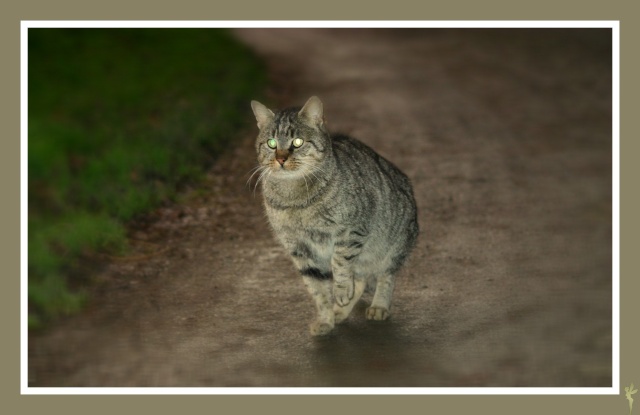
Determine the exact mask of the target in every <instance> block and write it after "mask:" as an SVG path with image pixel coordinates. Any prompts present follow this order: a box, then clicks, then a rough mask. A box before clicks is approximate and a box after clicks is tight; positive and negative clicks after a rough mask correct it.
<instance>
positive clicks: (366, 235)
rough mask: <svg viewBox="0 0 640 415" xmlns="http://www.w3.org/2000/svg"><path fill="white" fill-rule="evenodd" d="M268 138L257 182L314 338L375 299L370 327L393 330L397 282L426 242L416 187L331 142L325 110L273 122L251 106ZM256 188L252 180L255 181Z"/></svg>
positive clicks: (309, 107)
mask: <svg viewBox="0 0 640 415" xmlns="http://www.w3.org/2000/svg"><path fill="white" fill-rule="evenodd" d="M251 107H252V109H253V113H254V115H255V117H256V120H257V124H258V128H259V134H258V136H257V139H256V143H255V148H256V152H257V158H258V166H257V167H256V172H255V173H254V174H257V173H258V172H259V173H260V174H259V177H258V180H257V181H256V187H257V186H258V184H260V183H261V184H262V194H263V198H264V207H265V210H266V214H267V217H268V219H269V223H270V225H271V228H272V231H273V234H274V235H275V237H276V239H277V240H278V241H279V242H280V243H281V244H282V245H283V246H284V248H285V249H286V250H287V251H288V253H289V254H290V256H291V259H292V260H293V263H294V265H295V267H296V268H297V269H298V271H299V273H300V274H301V275H302V279H303V282H304V284H305V286H306V288H307V290H308V291H309V293H310V294H311V297H312V298H313V300H314V302H315V306H316V311H317V314H316V319H315V320H314V321H313V322H312V323H311V325H310V331H311V334H312V335H315V336H321V335H326V334H328V333H330V332H331V331H332V330H333V329H334V326H335V324H338V323H341V322H343V321H344V320H346V319H347V317H348V316H349V314H350V313H351V311H352V309H353V307H354V305H355V303H356V302H357V301H358V300H359V298H360V296H361V295H362V293H363V292H364V291H365V289H367V288H368V289H370V290H372V291H373V290H375V293H374V295H373V300H372V302H371V305H370V307H369V308H368V309H367V311H366V318H367V319H368V320H386V319H387V318H388V317H389V316H390V305H391V297H392V294H393V289H394V285H395V275H396V273H397V271H398V270H399V268H400V267H401V265H402V264H403V262H404V261H405V259H406V258H407V256H408V254H409V253H410V251H411V249H412V248H413V247H414V245H415V242H416V238H417V236H418V230H419V229H418V220H417V209H416V203H415V199H414V196H413V190H412V187H411V183H410V182H409V179H408V178H407V176H405V175H404V174H403V173H402V172H401V171H400V170H399V169H398V168H397V167H395V166H394V165H393V164H391V163H390V162H389V161H387V160H386V159H384V158H382V157H381V156H380V155H378V154H377V153H376V152H375V151H373V150H372V149H371V148H370V147H368V146H367V145H365V144H363V143H362V142H360V141H358V140H356V139H354V138H351V137H348V136H346V135H341V134H329V132H328V130H327V128H326V125H325V120H324V116H323V105H322V102H321V101H320V99H319V98H317V97H315V96H313V97H311V98H309V100H308V101H307V102H306V103H305V104H304V106H303V107H302V108H300V107H298V108H288V109H284V110H281V111H277V112H275V113H274V112H273V111H271V110H270V109H269V108H267V107H265V106H264V105H263V104H261V103H259V102H257V101H251ZM249 180H251V178H250V179H249Z"/></svg>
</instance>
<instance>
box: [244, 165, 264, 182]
mask: <svg viewBox="0 0 640 415" xmlns="http://www.w3.org/2000/svg"><path fill="white" fill-rule="evenodd" d="M264 168H265V167H264V166H260V165H258V166H256V167H254V168H252V169H251V170H249V173H251V172H252V171H253V174H251V176H249V179H248V180H247V183H246V184H245V187H248V186H249V183H250V182H251V179H253V176H255V175H256V174H257V173H258V172H259V171H260V170H261V169H264ZM249 173H247V174H249Z"/></svg>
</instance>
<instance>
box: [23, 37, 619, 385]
mask: <svg viewBox="0 0 640 415" xmlns="http://www.w3.org/2000/svg"><path fill="white" fill-rule="evenodd" d="M236 34H237V35H238V36H239V37H240V38H241V39H242V40H243V41H245V42H246V43H248V44H249V45H250V46H251V47H252V48H254V49H255V50H256V51H257V53H259V54H260V55H262V56H264V58H265V60H266V61H267V63H268V65H269V70H270V72H271V76H272V78H273V87H272V88H271V91H270V95H269V98H268V99H269V101H267V102H265V104H268V105H270V106H273V107H278V106H289V105H301V104H303V103H304V101H305V100H306V99H307V98H308V97H309V96H311V95H318V96H319V97H320V98H321V99H322V101H323V103H324V108H325V116H326V118H327V122H328V125H329V128H330V129H331V130H333V131H335V132H338V131H339V132H343V133H347V134H350V135H353V136H355V137H357V138H359V139H361V140H362V141H364V142H366V143H367V144H369V145H370V146H372V147H373V148H374V149H376V150H377V151H378V152H379V153H380V154H382V155H383V156H384V157H386V158H388V159H390V160H392V161H393V162H394V164H396V165H397V166H399V167H400V168H401V169H402V170H403V171H404V172H405V173H406V174H407V175H408V176H409V177H410V179H411V180H412V182H413V185H414V190H415V194H416V199H417V204H418V209H419V221H420V225H421V234H420V237H419V241H418V244H417V247H416V249H415V250H414V252H413V254H412V256H411V258H410V260H409V261H408V263H407V264H406V266H405V267H404V268H403V270H402V271H401V273H400V274H399V276H398V280H397V286H396V291H395V296H394V301H393V305H392V317H391V318H390V319H389V320H388V321H385V322H369V321H366V319H365V317H364V313H365V308H366V305H367V301H370V298H366V297H365V298H364V301H362V302H361V303H360V304H359V305H358V306H356V309H355V310H354V313H353V314H352V316H351V317H350V318H349V320H348V321H347V322H346V323H345V324H343V325H341V326H339V327H337V328H336V330H335V332H334V333H333V334H331V335H329V336H327V337H322V338H317V337H312V336H311V335H310V334H309V328H308V324H309V322H310V321H311V319H312V318H313V315H314V308H313V304H312V301H311V299H310V298H309V296H308V294H307V293H306V291H305V289H304V287H303V285H302V281H301V280H300V278H299V276H297V275H296V271H295V269H294V268H293V266H292V265H291V263H290V261H289V260H288V258H287V255H286V253H285V252H284V251H283V249H282V248H280V246H278V245H277V244H276V243H275V241H274V239H273V237H272V235H271V234H270V230H269V227H268V224H267V222H266V218H265V216H264V214H263V210H262V200H261V195H260V190H259V189H258V190H256V191H254V189H253V183H247V179H248V178H249V172H250V170H251V169H252V167H253V166H254V165H255V153H254V149H253V140H254V137H255V134H256V133H257V129H256V127H255V125H254V119H253V115H252V114H251V109H250V106H249V103H247V108H246V110H247V122H248V124H247V129H246V131H244V132H242V134H241V137H238V138H235V139H234V141H233V142H230V143H229V146H228V147H229V148H228V151H227V152H226V153H225V154H224V155H223V156H222V157H221V158H220V159H219V160H218V161H217V163H216V165H215V166H214V167H213V168H212V170H211V171H210V173H209V175H208V178H207V180H206V182H205V183H203V184H202V186H201V187H198V188H195V189H191V190H190V191H189V192H187V193H186V194H185V195H184V197H183V200H182V202H180V203H178V204H174V205H171V206H165V207H163V208H161V209H158V210H157V211H155V212H153V213H152V214H150V215H149V216H148V217H145V218H143V219H141V220H139V221H138V222H136V223H134V224H132V226H131V242H132V244H133V246H134V247H135V248H136V249H137V251H136V253H134V254H132V256H131V257H128V258H121V259H113V260H112V261H109V263H108V264H107V265H106V266H105V267H98V266H97V265H96V267H95V269H93V270H91V272H92V273H93V274H98V276H97V277H95V278H93V279H94V280H97V281H94V284H93V286H95V287H97V288H96V289H95V291H96V292H95V293H94V295H93V296H92V300H91V301H90V304H89V306H88V308H87V309H86V311H85V312H83V313H81V314H80V315H76V316H73V317H69V318H66V319H64V320H62V321H59V322H56V323H55V324H53V325H52V326H51V327H49V328H48V329H46V330H44V331H39V332H32V333H30V336H29V347H28V353H29V385H30V386H33V387H37V386H96V387H102V386H130V387H132V386H141V387H142V386H180V387H193V386H199V387H256V386H261V387H300V386H310V387H316V386H326V387H338V386H339V387H347V386H371V387H379V386H391V387H402V386H404V387H416V386H420V387H462V386H466V387H475V386H500V387H502V386H516V387H518V386H546V387H565V386H574V387H585V386H602V387H606V386H611V384H612V122H611V120H612V92H611V85H612V73H611V71H612V67H611V33H610V30H605V29H588V30H581V29H566V30H560V29H537V30H535V29H516V30H500V29H495V30H494V29H415V30H414V29H402V30H386V29H384V30H383V29H375V30H373V29H358V30H356V29H244V30H237V31H236Z"/></svg>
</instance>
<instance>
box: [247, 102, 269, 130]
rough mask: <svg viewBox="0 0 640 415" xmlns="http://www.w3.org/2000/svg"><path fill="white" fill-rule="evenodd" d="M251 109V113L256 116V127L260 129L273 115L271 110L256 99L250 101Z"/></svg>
mask: <svg viewBox="0 0 640 415" xmlns="http://www.w3.org/2000/svg"><path fill="white" fill-rule="evenodd" d="M251 109H252V110H253V115H255V116H256V120H257V121H258V128H259V129H261V130H262V128H264V127H265V126H266V125H267V124H269V122H270V121H271V120H273V117H275V115H274V114H273V111H271V110H270V109H269V108H267V107H265V106H264V105H262V104H261V103H259V102H258V101H251Z"/></svg>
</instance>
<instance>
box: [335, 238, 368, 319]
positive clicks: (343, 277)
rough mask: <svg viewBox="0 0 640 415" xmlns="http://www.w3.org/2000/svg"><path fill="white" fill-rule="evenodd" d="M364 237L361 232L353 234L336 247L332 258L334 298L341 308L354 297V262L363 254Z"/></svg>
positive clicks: (340, 241)
mask: <svg viewBox="0 0 640 415" xmlns="http://www.w3.org/2000/svg"><path fill="white" fill-rule="evenodd" d="M364 236H365V235H364V234H363V233H362V232H361V231H360V232H358V231H355V232H351V233H349V234H348V236H347V237H346V238H344V239H341V240H338V241H337V242H336V244H335V247H334V253H333V256H332V258H331V268H332V270H333V296H334V298H335V300H336V303H337V304H338V305H339V306H341V307H345V306H347V305H348V304H349V303H350V302H351V300H352V299H353V297H354V281H353V261H354V260H355V259H356V258H357V257H358V255H360V253H361V252H362V247H363V244H364V242H363V237H364ZM356 300H357V299H356Z"/></svg>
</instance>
